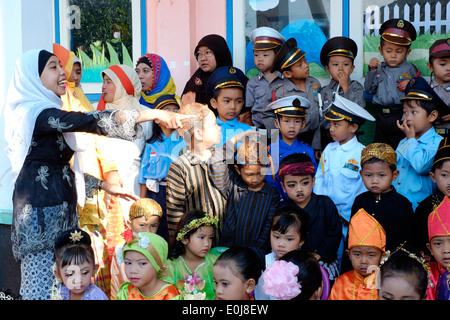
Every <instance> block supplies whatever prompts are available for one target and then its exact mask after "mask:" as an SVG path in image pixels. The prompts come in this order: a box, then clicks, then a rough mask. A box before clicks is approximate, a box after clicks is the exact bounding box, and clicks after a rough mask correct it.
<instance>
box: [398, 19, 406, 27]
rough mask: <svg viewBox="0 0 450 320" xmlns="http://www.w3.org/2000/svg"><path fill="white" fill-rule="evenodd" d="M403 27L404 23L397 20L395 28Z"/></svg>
mask: <svg viewBox="0 0 450 320" xmlns="http://www.w3.org/2000/svg"><path fill="white" fill-rule="evenodd" d="M404 26H405V23H404V22H403V20H399V21H398V22H397V28H400V29H401V28H403V27H404Z"/></svg>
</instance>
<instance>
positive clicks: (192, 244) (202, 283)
mask: <svg viewBox="0 0 450 320" xmlns="http://www.w3.org/2000/svg"><path fill="white" fill-rule="evenodd" d="M217 225H218V218H217V217H211V216H209V215H208V214H205V213H204V212H203V211H201V210H190V211H188V212H186V214H185V215H183V217H182V219H181V220H180V222H179V224H178V227H177V230H176V231H177V232H176V238H174V239H172V242H171V244H170V259H169V260H168V261H167V270H166V271H165V273H164V275H163V279H164V280H165V281H167V282H170V283H172V284H174V285H176V286H177V288H178V289H179V290H180V293H181V295H182V296H183V298H184V299H185V300H205V299H206V300H214V299H215V294H214V281H213V275H212V269H213V265H214V262H215V261H216V260H217V258H218V256H219V255H220V253H221V251H220V250H218V249H217V248H214V249H212V250H211V246H212V242H213V240H212V238H213V237H214V233H215V229H217ZM191 284H192V286H191Z"/></svg>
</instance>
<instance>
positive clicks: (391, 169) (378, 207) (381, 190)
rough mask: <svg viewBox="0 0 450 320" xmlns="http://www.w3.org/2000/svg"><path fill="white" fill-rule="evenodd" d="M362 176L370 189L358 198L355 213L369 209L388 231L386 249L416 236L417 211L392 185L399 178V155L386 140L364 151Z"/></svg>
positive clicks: (355, 203)
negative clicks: (414, 221) (414, 224)
mask: <svg viewBox="0 0 450 320" xmlns="http://www.w3.org/2000/svg"><path fill="white" fill-rule="evenodd" d="M360 173H361V177H362V180H363V182H364V185H365V186H366V188H367V190H368V191H366V192H363V193H361V194H360V195H358V196H357V197H356V198H355V201H354V202H353V206H352V215H353V214H355V213H356V212H357V211H358V210H359V209H364V210H366V211H367V212H369V213H370V214H371V215H372V216H373V217H374V218H375V219H377V220H378V222H379V223H380V224H381V226H382V227H383V229H384V231H385V232H386V250H390V251H393V250H395V248H397V247H398V246H399V245H400V244H402V243H403V242H405V241H408V242H409V241H410V239H411V238H412V220H413V214H414V211H413V209H412V205H411V202H409V200H408V199H406V198H405V197H404V196H402V195H401V194H399V193H397V191H396V190H395V188H394V187H393V186H392V183H393V181H395V180H396V179H397V176H398V170H397V155H396V153H395V151H394V149H392V148H391V147H390V146H389V145H387V144H385V143H372V144H370V145H368V146H367V147H365V148H364V149H363V151H362V152H361V171H360Z"/></svg>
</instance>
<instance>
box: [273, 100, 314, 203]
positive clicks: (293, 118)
mask: <svg viewBox="0 0 450 320" xmlns="http://www.w3.org/2000/svg"><path fill="white" fill-rule="evenodd" d="M310 107H311V104H310V103H309V101H308V100H307V99H305V98H303V97H301V96H297V95H293V96H289V97H285V98H281V99H278V100H276V101H274V102H272V103H271V104H269V106H268V108H269V110H272V111H273V113H274V115H275V119H274V122H275V127H276V128H277V129H278V130H279V132H280V134H279V135H278V139H277V140H276V141H272V143H271V144H270V146H269V154H270V155H271V157H272V159H273V164H272V166H273V169H272V170H273V172H274V173H275V178H274V177H273V175H267V176H266V181H267V182H269V183H270V185H272V186H273V187H275V188H277V190H278V192H280V194H281V200H282V201H284V200H287V199H288V196H287V194H286V193H285V192H284V190H283V188H282V187H281V183H280V179H279V177H278V172H279V166H280V159H283V158H284V157H286V156H288V155H290V154H292V153H305V154H307V155H308V156H309V157H310V158H311V159H313V160H312V161H313V163H314V167H317V164H316V160H315V159H316V158H315V157H314V150H313V148H312V147H311V146H309V145H307V144H306V143H303V142H302V141H300V139H299V134H300V133H301V132H302V131H303V129H304V128H305V126H306V120H305V116H306V115H307V113H308V110H310Z"/></svg>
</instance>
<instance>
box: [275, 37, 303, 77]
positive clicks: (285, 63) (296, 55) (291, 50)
mask: <svg viewBox="0 0 450 320" xmlns="http://www.w3.org/2000/svg"><path fill="white" fill-rule="evenodd" d="M305 54H306V52H305V51H302V50H300V49H299V48H297V40H295V39H294V38H289V39H287V41H286V42H285V43H284V44H283V45H282V46H281V48H280V50H279V51H278V52H277V54H276V55H275V59H274V61H273V66H272V70H271V72H275V71H280V72H283V70H285V69H287V68H288V67H290V66H291V65H293V64H294V63H296V62H297V61H298V60H300V59H301V58H302V57H303V56H304V55H305Z"/></svg>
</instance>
